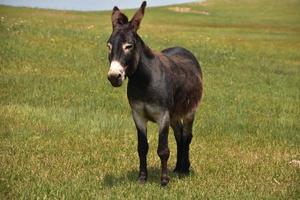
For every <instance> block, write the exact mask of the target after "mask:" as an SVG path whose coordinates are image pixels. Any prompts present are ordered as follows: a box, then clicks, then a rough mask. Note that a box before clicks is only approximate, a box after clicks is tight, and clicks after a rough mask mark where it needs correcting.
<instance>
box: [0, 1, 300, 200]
mask: <svg viewBox="0 0 300 200" xmlns="http://www.w3.org/2000/svg"><path fill="white" fill-rule="evenodd" d="M179 7H189V8H190V9H191V10H192V11H198V12H199V11H207V12H208V13H209V15H202V14H197V13H195V12H194V13H177V12H175V11H172V10H170V9H169V8H168V7H160V8H150V9H147V10H146V15H145V18H144V20H143V22H142V26H141V29H140V35H141V36H142V38H143V39H144V41H145V42H146V43H147V44H148V45H149V46H150V47H151V48H152V49H154V50H156V51H159V50H162V49H163V48H166V47H170V46H183V47H186V48H188V49H190V50H191V51H192V52H193V53H194V54H195V55H196V57H197V58H198V59H199V60H200V62H201V65H202V69H203V73H204V83H205V85H204V86H205V95H204V99H203V102H202V104H201V107H200V109H199V111H198V114H197V119H196V122H195V125H194V138H193V141H192V144H191V163H192V173H191V175H190V176H188V177H178V176H177V175H176V174H174V173H170V176H171V182H170V184H169V186H168V187H167V188H164V189H162V188H161V187H160V184H159V176H160V161H159V158H158V156H157V154H156V147H157V127H156V126H155V125H153V124H150V127H149V133H148V139H149V142H150V151H149V155H148V163H149V173H150V174H149V181H148V182H147V183H146V184H145V185H143V186H141V185H139V184H138V183H137V174H138V155H137V151H136V143H137V140H136V132H135V128H134V124H133V122H132V119H131V116H130V108H129V105H128V103H127V98H126V87H125V86H123V87H122V88H118V89H116V88H112V87H111V85H110V83H109V82H108V81H107V78H106V74H107V71H108V66H109V64H108V60H107V49H106V41H107V39H108V37H109V35H110V32H111V22H110V12H63V11H53V10H39V9H27V8H26V9H25V8H13V7H6V6H0V67H1V68H0V163H1V164H0V199H144V198H146V199H157V198H162V199H183V198H184V199H208V198H209V199H297V198H299V196H300V190H299V188H300V184H299V183H300V168H299V166H298V167H297V166H296V165H293V164H291V163H290V161H291V160H300V51H299V49H300V12H299V7H300V1H299V0H285V1H284V0H278V1H272V0H263V1H260V0H254V1H250V0H244V1H241V0H236V1H228V0H226V1H219V0H209V1H208V2H206V3H204V4H197V3H196V4H185V5H180V6H179ZM125 13H126V14H128V15H130V16H131V15H132V14H133V11H132V10H126V11H125ZM170 148H171V157H170V159H169V168H170V169H173V168H174V165H175V161H176V160H175V157H176V147H175V141H174V137H173V136H172V133H171V134H170Z"/></svg>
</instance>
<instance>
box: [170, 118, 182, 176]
mask: <svg viewBox="0 0 300 200" xmlns="http://www.w3.org/2000/svg"><path fill="white" fill-rule="evenodd" d="M171 127H172V129H173V132H174V136H175V140H176V144H177V162H176V167H175V169H174V172H178V173H180V172H181V163H182V135H183V125H182V122H181V121H180V120H178V121H173V122H172V123H171Z"/></svg>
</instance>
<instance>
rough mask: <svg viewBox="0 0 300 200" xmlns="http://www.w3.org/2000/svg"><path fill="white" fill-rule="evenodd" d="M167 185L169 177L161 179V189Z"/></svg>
mask: <svg viewBox="0 0 300 200" xmlns="http://www.w3.org/2000/svg"><path fill="white" fill-rule="evenodd" d="M168 183H169V177H162V178H161V181H160V185H161V186H162V187H165V186H167V185H168Z"/></svg>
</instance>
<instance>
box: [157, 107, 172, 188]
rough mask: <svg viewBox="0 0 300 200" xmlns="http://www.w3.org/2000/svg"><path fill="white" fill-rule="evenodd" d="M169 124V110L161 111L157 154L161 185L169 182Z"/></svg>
mask: <svg viewBox="0 0 300 200" xmlns="http://www.w3.org/2000/svg"><path fill="white" fill-rule="evenodd" d="M169 125H170V115H169V112H165V113H163V115H162V116H161V119H160V121H159V139H158V149H157V154H158V156H159V157H160V160H161V185H162V186H166V185H167V184H168V183H169V175H168V158H169V156H170V150H169V147H168V134H169Z"/></svg>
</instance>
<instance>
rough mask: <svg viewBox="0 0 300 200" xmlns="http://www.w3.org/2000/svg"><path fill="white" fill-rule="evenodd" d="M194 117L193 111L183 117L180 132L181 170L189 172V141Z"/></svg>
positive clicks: (191, 135)
mask: <svg viewBox="0 0 300 200" xmlns="http://www.w3.org/2000/svg"><path fill="white" fill-rule="evenodd" d="M194 119H195V112H193V113H190V114H189V115H187V116H186V117H185V118H184V119H183V132H182V142H181V145H182V158H181V159H182V160H181V172H182V173H189V171H190V170H189V169H190V158H189V150H190V143H191V141H192V137H193V134H192V131H193V123H194Z"/></svg>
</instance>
